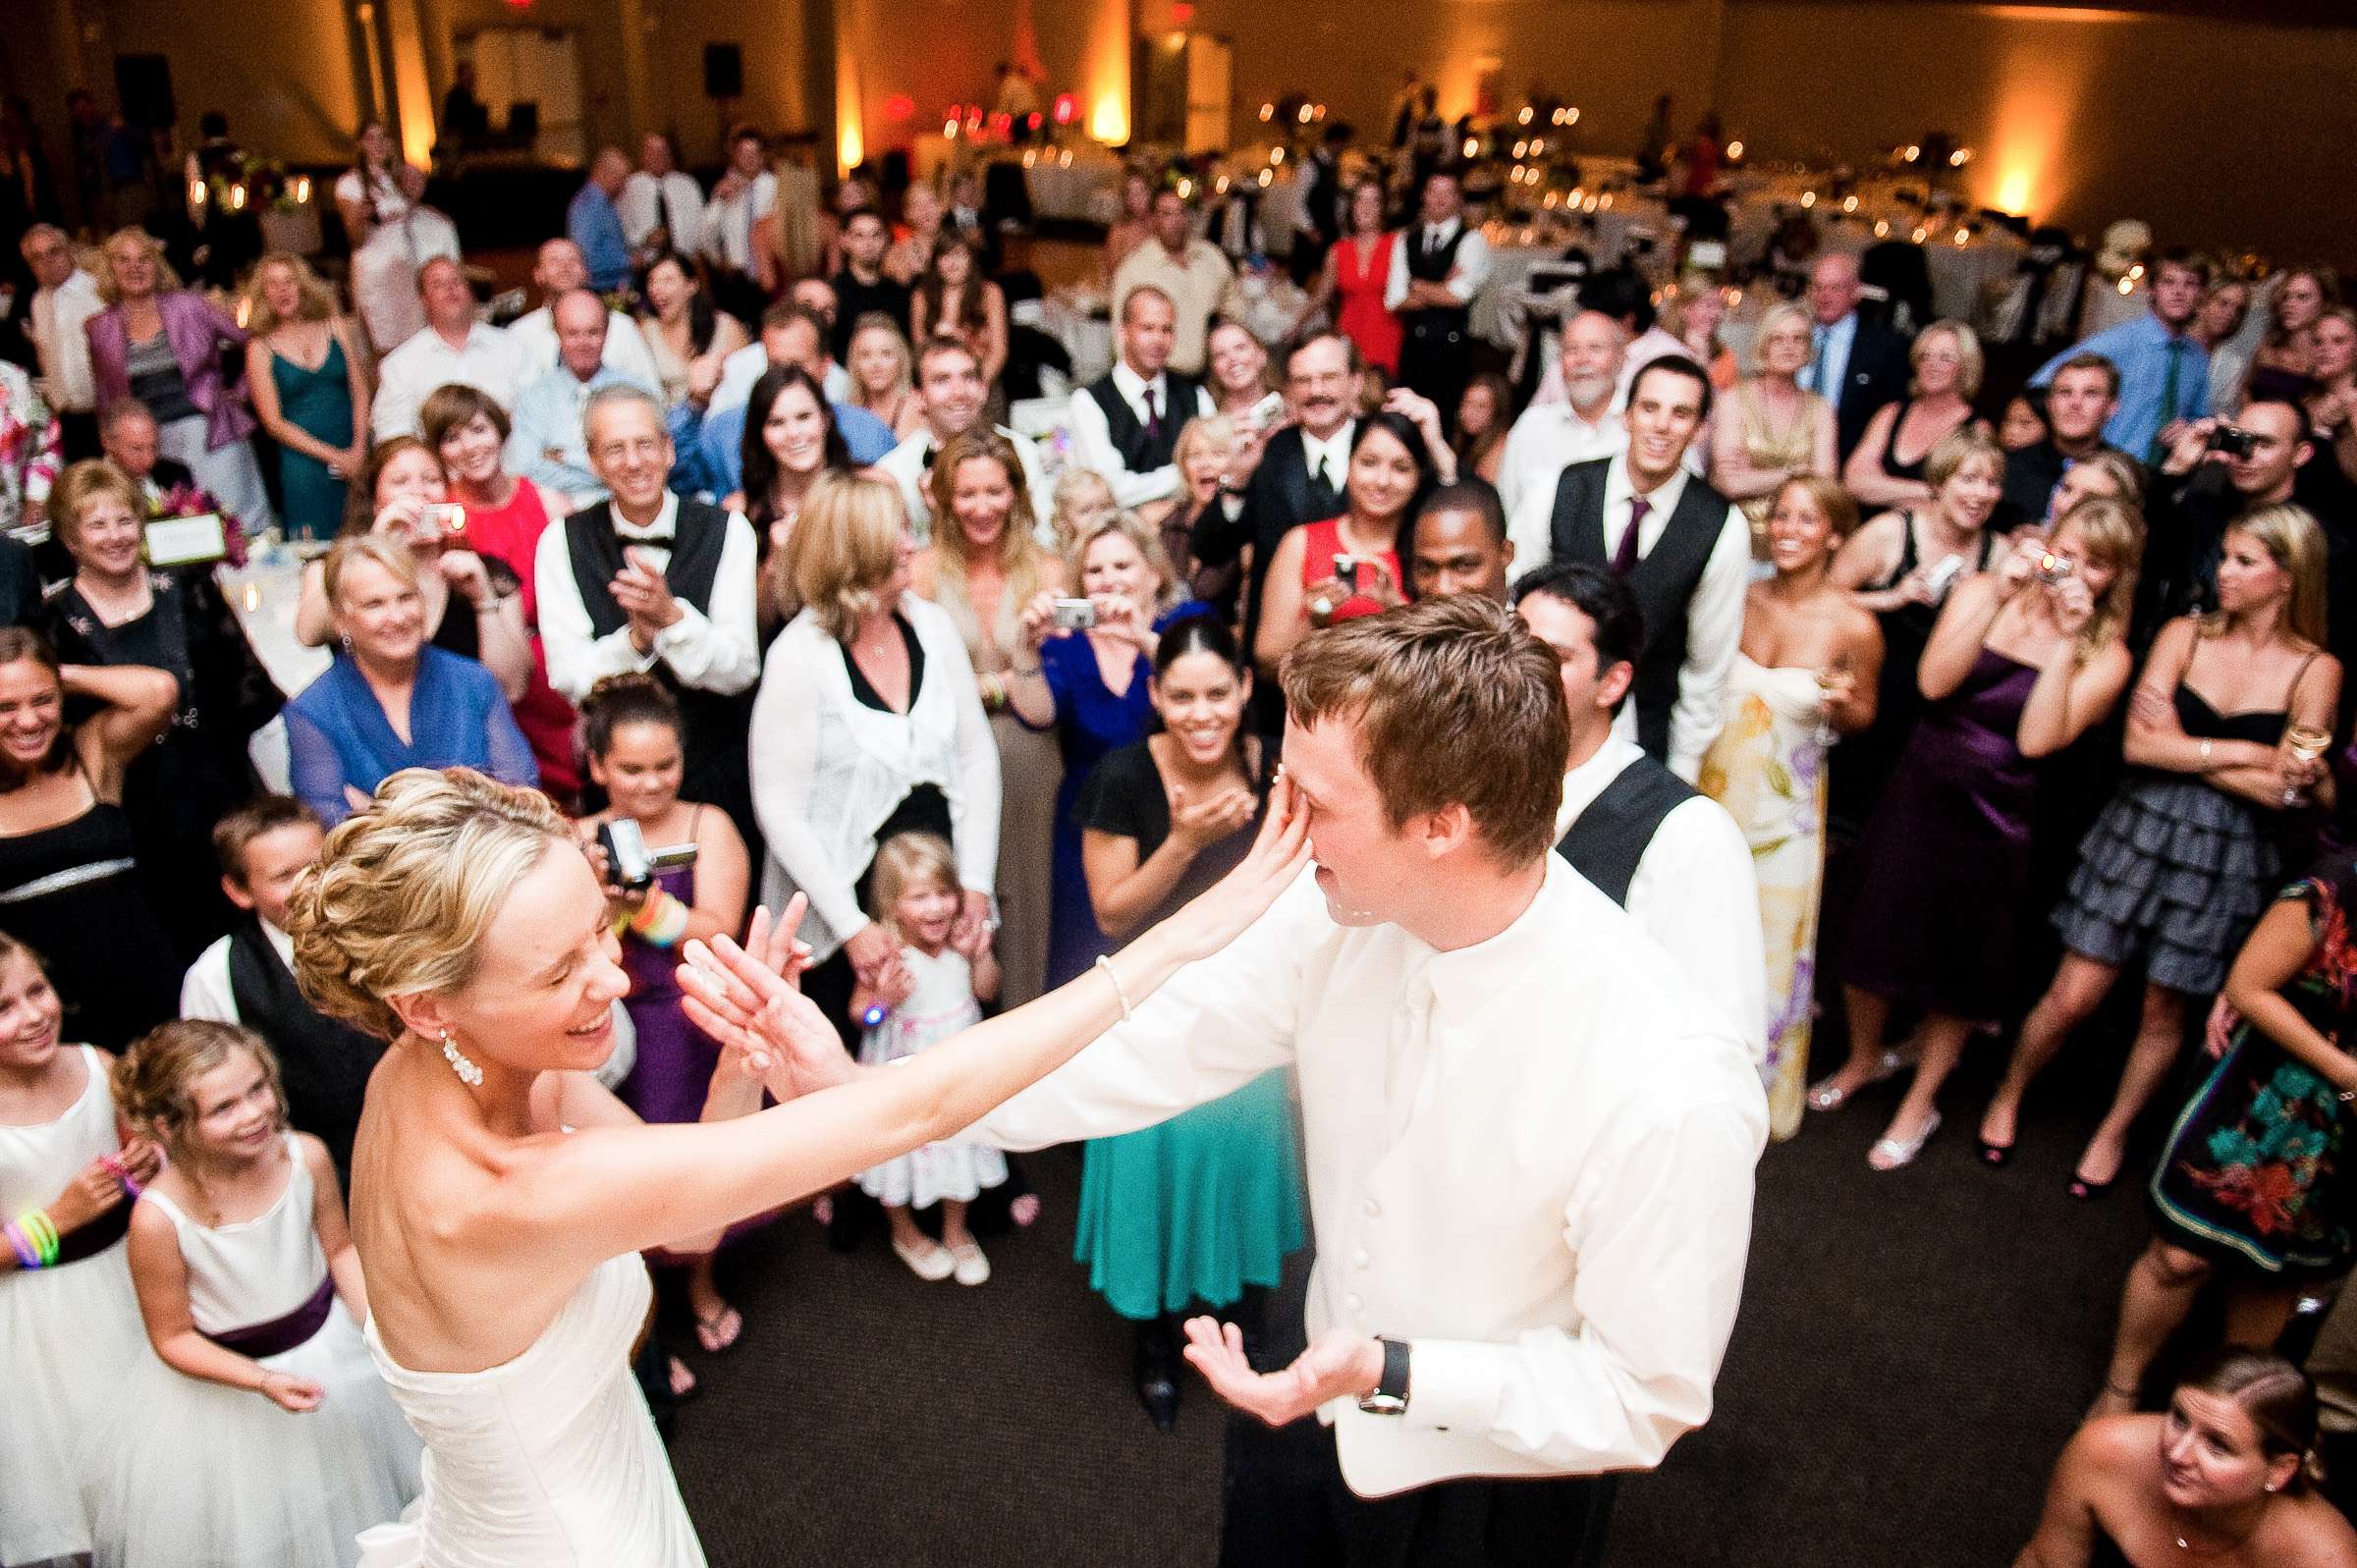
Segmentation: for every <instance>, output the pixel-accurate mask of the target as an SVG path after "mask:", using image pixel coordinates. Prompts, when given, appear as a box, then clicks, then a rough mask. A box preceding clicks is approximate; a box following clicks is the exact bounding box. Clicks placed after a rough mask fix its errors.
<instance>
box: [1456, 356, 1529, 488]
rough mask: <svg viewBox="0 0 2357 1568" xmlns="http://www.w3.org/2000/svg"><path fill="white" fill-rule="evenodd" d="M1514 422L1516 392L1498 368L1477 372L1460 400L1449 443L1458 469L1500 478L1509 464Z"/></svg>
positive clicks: (1491, 480) (1495, 479) (1493, 479)
mask: <svg viewBox="0 0 2357 1568" xmlns="http://www.w3.org/2000/svg"><path fill="white" fill-rule="evenodd" d="M1513 422H1514V395H1513V391H1512V389H1511V388H1509V387H1507V384H1506V377H1504V376H1502V375H1500V374H1499V373H1498V372H1497V371H1495V370H1483V371H1479V372H1477V373H1476V374H1475V375H1474V377H1473V379H1472V380H1470V381H1468V382H1466V383H1465V391H1464V396H1462V397H1460V398H1458V399H1457V400H1456V435H1455V437H1454V438H1453V439H1452V440H1451V442H1450V443H1449V445H1450V448H1451V450H1453V452H1455V454H1456V471H1457V472H1458V473H1459V474H1468V475H1472V476H1474V477H1476V478H1479V479H1482V480H1485V481H1487V482H1488V483H1490V484H1496V483H1497V482H1498V475H1499V473H1500V472H1501V471H1502V470H1503V469H1504V468H1505V467H1506V435H1507V430H1509V429H1510V428H1512V426H1513Z"/></svg>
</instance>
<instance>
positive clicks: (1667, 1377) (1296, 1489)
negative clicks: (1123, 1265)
mask: <svg viewBox="0 0 2357 1568" xmlns="http://www.w3.org/2000/svg"><path fill="white" fill-rule="evenodd" d="M1284 684H1285V695H1286V702H1287V707H1288V720H1287V725H1286V734H1285V759H1286V780H1287V782H1286V784H1283V785H1281V786H1280V787H1281V789H1283V790H1285V791H1287V792H1288V793H1289V794H1290V796H1291V799H1292V803H1293V805H1294V807H1295V809H1300V810H1306V811H1307V812H1308V813H1309V831H1310V837H1311V841H1312V844H1313V853H1314V855H1315V857H1316V869H1315V872H1314V874H1313V875H1310V876H1305V877H1304V878H1303V879H1302V880H1301V881H1300V882H1299V883H1297V884H1295V885H1294V887H1293V888H1292V889H1290V890H1289V891H1288V892H1286V893H1284V894H1283V895H1281V896H1280V897H1279V899H1278V901H1277V903H1276V904H1275V906H1274V907H1272V908H1271V909H1270V910H1269V912H1268V913H1267V914H1266V915H1264V916H1262V917H1261V919H1260V920H1259V921H1257V922H1256V923H1255V924H1254V925H1253V926H1252V927H1251V928H1250V929H1248V930H1246V931H1245V932H1244V933H1243V935H1241V936H1240V937H1238V938H1237V939H1236V940H1235V941H1234V942H1233V944H1231V945H1230V946H1228V947H1227V948H1226V949H1225V950H1224V951H1222V952H1220V953H1218V954H1216V955H1214V956H1213V957H1211V958H1208V959H1205V960H1203V961H1201V962H1199V963H1196V964H1192V965H1190V966H1188V967H1187V968H1186V969H1184V970H1182V971H1180V972H1179V974H1178V976H1176V977H1175V978H1174V979H1172V980H1171V981H1169V982H1168V983H1166V984H1165V985H1164V986H1163V987H1162V988H1161V989H1160V990H1159V991H1158V992H1156V993H1155V994H1154V995H1153V996H1152V997H1151V998H1148V999H1145V1000H1141V1001H1139V1002H1138V1004H1137V1005H1136V1008H1135V1010H1134V1013H1133V1014H1132V1015H1131V1016H1130V1017H1129V1018H1128V1019H1127V1020H1126V1021H1125V1022H1124V1023H1121V1024H1118V1025H1116V1026H1115V1027H1114V1028H1113V1029H1112V1030H1110V1031H1108V1032H1107V1033H1106V1034H1105V1035H1104V1036H1103V1037H1102V1038H1101V1039H1099V1040H1098V1041H1097V1043H1096V1044H1095V1045H1093V1046H1091V1047H1089V1048H1088V1049H1087V1050H1086V1051H1084V1052H1083V1053H1082V1054H1080V1055H1079V1056H1078V1057H1076V1058H1075V1059H1074V1060H1072V1061H1071V1062H1070V1063H1069V1064H1068V1065H1067V1066H1065V1067H1064V1068H1063V1069H1061V1070H1060V1071H1058V1072H1056V1073H1055V1074H1053V1075H1051V1076H1050V1077H1049V1078H1047V1079H1046V1080H1045V1081H1043V1082H1042V1083H1040V1084H1038V1085H1036V1086H1035V1087H1033V1088H1032V1089H1030V1090H1029V1091H1027V1092H1025V1093H1024V1094H1021V1095H1018V1096H1017V1097H1015V1099H1014V1100H1013V1101H1011V1102H1009V1103H1008V1104H1007V1105H1005V1106H1003V1107H1001V1108H1000V1109H999V1110H997V1111H996V1112H994V1113H993V1114H991V1115H990V1116H988V1117H985V1118H984V1119H983V1120H982V1121H981V1122H980V1123H978V1124H977V1125H976V1126H975V1127H974V1128H973V1129H971V1132H970V1134H969V1135H970V1136H974V1137H979V1138H983V1139H986V1140H988V1141H991V1142H994V1143H998V1144H1001V1145H1004V1146H1007V1147H1011V1148H1037V1147H1042V1146H1044V1145H1046V1144H1049V1143H1055V1142H1063V1141H1066V1140H1069V1139H1074V1138H1082V1137H1102V1136H1110V1135H1114V1134H1118V1133H1122V1132H1126V1131H1130V1130H1133V1129H1135V1128H1138V1127H1142V1126H1147V1125H1151V1124H1152V1123H1154V1122H1157V1121H1160V1120H1162V1119H1164V1118H1166V1117H1169V1116H1172V1115H1175V1114H1177V1113H1178V1112H1179V1111H1182V1110H1185V1109H1187V1108H1191V1107H1194V1106H1197V1105H1202V1104H1205V1103H1207V1102H1209V1101H1211V1100H1214V1099H1217V1098H1218V1097H1220V1096H1222V1095H1224V1094H1227V1093H1229V1092H1231V1091H1232V1090H1233V1089H1236V1088H1238V1087H1240V1086H1242V1085H1243V1084H1245V1083H1248V1082H1250V1081H1251V1080H1252V1079H1253V1078H1255V1077H1257V1076H1258V1075H1259V1074H1261V1073H1262V1072H1265V1071H1268V1070H1270V1069H1271V1068H1276V1067H1287V1066H1289V1067H1292V1068H1294V1069H1295V1070H1296V1071H1297V1074H1298V1082H1299V1086H1300V1095H1301V1113H1302V1126H1303V1131H1304V1134H1305V1142H1304V1150H1303V1153H1304V1166H1305V1170H1306V1174H1307V1176H1308V1182H1309V1192H1310V1205H1311V1210H1312V1214H1313V1216H1314V1220H1315V1224H1316V1229H1317V1234H1318V1249H1319V1256H1318V1261H1317V1264H1316V1266H1315V1268H1314V1269H1313V1271H1312V1273H1311V1277H1310V1284H1309V1296H1308V1314H1307V1316H1308V1329H1309V1341H1310V1342H1309V1348H1308V1349H1307V1350H1306V1351H1305V1352H1304V1353H1303V1355H1302V1356H1301V1358H1300V1359H1299V1360H1297V1361H1295V1362H1294V1363H1293V1364H1292V1365H1291V1366H1290V1367H1288V1368H1287V1369H1285V1370H1283V1371H1281V1372H1275V1373H1267V1374H1262V1373H1259V1372H1257V1371H1256V1370H1255V1369H1254V1368H1253V1367H1252V1366H1251V1365H1250V1363H1249V1361H1248V1360H1247V1358H1246V1356H1245V1353H1244V1350H1243V1347H1242V1343H1241V1338H1240V1335H1239V1334H1237V1332H1236V1330H1235V1329H1234V1328H1233V1327H1229V1328H1227V1329H1226V1330H1225V1332H1224V1333H1223V1331H1222V1329H1221V1328H1220V1326H1219V1325H1216V1324H1214V1323H1213V1322H1212V1321H1211V1320H1209V1319H1197V1320H1195V1321H1193V1322H1192V1323H1190V1324H1188V1325H1187V1334H1188V1338H1189V1341H1190V1343H1189V1345H1188V1347H1187V1352H1186V1354H1187V1358H1188V1360H1190V1361H1192V1362H1193V1363H1194V1364H1195V1366H1196V1367H1197V1369H1198V1370H1200V1371H1201V1372H1202V1373H1203V1374H1204V1376H1205V1377H1206V1378H1207V1379H1208V1380H1209V1381H1210V1383H1211V1385H1212V1387H1213V1389H1214V1390H1215V1391H1217V1392H1218V1393H1219V1394H1220V1395H1221V1396H1222V1397H1223V1398H1225V1399H1227V1400H1228V1401H1229V1402H1230V1403H1232V1404H1233V1405H1235V1406H1237V1407H1238V1408H1239V1409H1241V1410H1243V1411H1245V1412H1246V1413H1248V1414H1250V1415H1253V1416H1255V1417H1258V1418H1259V1419H1261V1420H1263V1421H1265V1422H1267V1423H1269V1424H1270V1425H1272V1426H1277V1425H1285V1424H1288V1423H1291V1422H1294V1421H1298V1420H1301V1419H1302V1418H1304V1417H1307V1416H1310V1415H1312V1414H1315V1415H1316V1416H1317V1417H1318V1418H1319V1420H1320V1421H1322V1422H1325V1423H1328V1424H1329V1425H1330V1426H1331V1429H1332V1434H1331V1438H1327V1437H1325V1436H1323V1435H1320V1436H1318V1437H1317V1438H1316V1439H1315V1441H1316V1446H1317V1449H1318V1454H1319V1458H1318V1460H1317V1461H1316V1462H1315V1464H1314V1466H1311V1467H1307V1469H1308V1473H1306V1474H1305V1473H1303V1472H1302V1471H1301V1470H1297V1469H1295V1468H1294V1467H1290V1466H1287V1467H1282V1469H1281V1473H1276V1474H1270V1473H1267V1470H1266V1469H1265V1468H1255V1467H1254V1466H1253V1464H1252V1463H1251V1455H1250V1454H1248V1453H1247V1452H1246V1451H1245V1450H1244V1449H1242V1448H1240V1447H1239V1448H1238V1449H1237V1450H1236V1451H1235V1455H1234V1457H1235V1459H1236V1461H1237V1463H1236V1465H1235V1468H1234V1474H1233V1485H1234V1487H1235V1494H1234V1495H1233V1497H1232V1498H1231V1502H1230V1506H1229V1508H1228V1510H1227V1512H1228V1519H1229V1526H1228V1540H1227V1542H1226V1546H1225V1550H1224V1552H1223V1558H1222V1560H1223V1562H1224V1563H1227V1564H1231V1565H1234V1568H1244V1565H1258V1564H1262V1563H1269V1564H1275V1563H1284V1564H1286V1565H1287V1568H1293V1565H1296V1564H1300V1563H1303V1562H1320V1563H1346V1564H1353V1565H1355V1564H1359V1563H1373V1562H1377V1561H1381V1562H1385V1563H1402V1562H1413V1563H1424V1562H1435V1563H1437V1562H1441V1561H1444V1560H1445V1561H1448V1562H1460V1561H1462V1562H1471V1561H1480V1562H1483V1563H1487V1564H1497V1565H1507V1568H1513V1565H1520V1564H1533V1565H1535V1564H1540V1563H1545V1564H1549V1565H1563V1564H1593V1563H1595V1562H1598V1561H1600V1560H1601V1552H1602V1546H1603V1536H1604V1528H1603V1525H1604V1520H1603V1513H1604V1511H1605V1509H1606V1508H1607V1507H1608V1506H1609V1487H1610V1482H1609V1481H1606V1480H1604V1479H1602V1478H1604V1477H1607V1476H1608V1475H1609V1474H1610V1473H1611V1472H1614V1471H1620V1470H1632V1469H1648V1468H1651V1467H1652V1466H1654V1465H1657V1464H1659V1463H1660V1462H1661V1459H1662V1457H1663V1455H1664V1454H1665V1453H1666V1452H1667V1451H1668V1449H1669V1447H1670V1445H1671V1444H1672V1442H1674V1441H1675V1440H1676V1439H1677V1437H1678V1436H1679V1435H1680V1434H1682V1433H1685V1432H1688V1431H1690V1430H1692V1429H1693V1428H1695V1427H1697V1426H1699V1425H1700V1424H1701V1423H1702V1422H1703V1421H1704V1420H1705V1419H1707V1418H1708V1416H1709V1414H1710V1409H1711V1389H1712V1384H1713V1381H1714V1380H1715V1379H1716V1378H1717V1375H1718V1370H1719V1365H1720V1360H1721V1358H1722V1356H1723V1355H1724V1353H1725V1350H1726V1346H1727V1335H1728V1333H1729V1331H1730V1330H1731V1329H1732V1327H1733V1325H1734V1318H1735V1311H1736V1306H1737V1303H1738V1301H1739V1299H1740V1296H1741V1292H1742V1280H1743V1269H1744V1260H1745V1254H1746V1250H1747V1247H1748V1245H1749V1238H1750V1221H1751V1204H1752V1167H1753V1164H1754V1162H1756V1161H1757V1159H1758V1157H1759V1153H1760V1150H1761V1148H1762V1146H1763V1144H1764V1143H1765V1141H1766V1136H1767V1104H1766V1099H1765V1096H1764V1095H1763V1094H1762V1092H1761V1089H1760V1084H1759V1078H1758V1075H1757V1074H1756V1073H1755V1072H1754V1071H1753V1069H1752V1064H1751V1059H1750V1056H1749V1054H1748V1053H1747V1052H1746V1051H1745V1050H1744V1049H1743V1046H1742V1043H1741V1042H1740V1041H1739V1040H1738V1039H1737V1038H1736V1036H1735V1033H1734V1031H1733V1030H1732V1029H1731V1028H1729V1027H1728V1026H1727V1024H1726V1023H1725V1021H1724V1020H1722V1019H1721V1018H1720V1017H1719V1016H1718V1014H1717V1012H1716V1010H1715V1009H1713V1008H1712V1007H1710V1006H1709V1005H1707V1004H1706V1003H1704V1002H1703V1001H1702V1000H1700V999H1699V998H1698V997H1697V996H1696V995H1695V994H1694V987H1693V985H1692V984H1691V982H1690V981H1689V980H1688V979H1687V978H1686V977H1685V976H1683V975H1681V974H1680V973H1678V972H1677V970H1676V968H1675V966H1674V965H1673V964H1672V961H1671V959H1670V958H1669V956H1668V955H1667V954H1665V953H1664V952H1663V951H1662V950H1661V948H1660V947H1659V946H1657V945H1656V944H1655V943H1653V942H1652V940H1651V939H1649V938H1647V937H1646V936H1645V935H1644V934H1643V932H1642V931H1640V930H1639V929H1638V928H1637V927H1636V925H1635V923H1634V922H1633V921H1631V920H1630V919H1629V917H1628V916H1627V915H1626V914H1625V913H1624V912H1622V911H1621V910H1619V909H1617V908H1616V907H1615V906H1614V905H1613V904H1612V902H1611V901H1610V900H1609V899H1607V898H1605V897H1604V895H1603V894H1601V893H1599V892H1596V890H1595V889H1594V888H1592V887H1590V886H1589V885H1588V884H1587V883H1586V882H1584V881H1582V880H1581V879H1580V878H1579V877H1578V876H1577V875H1575V874H1574V873H1573V872H1572V871H1571V869H1570V867H1569V866H1568V865H1565V864H1563V863H1562V861H1561V859H1560V858H1559V857H1557V856H1554V855H1552V854H1550V853H1549V852H1548V846H1549V845H1550V844H1551V842H1552V841H1553V831H1554V820H1555V807H1556V802H1557V796H1558V793H1559V789H1560V781H1561V778H1562V758H1563V757H1564V755H1565V754H1566V750H1567V741H1568V732H1567V728H1566V724H1565V719H1564V710H1563V703H1562V686H1561V684H1560V681H1559V678H1558V675H1557V666H1556V658H1555V655H1554V654H1553V652H1551V651H1550V650H1549V649H1548V648H1546V646H1545V645H1544V644H1542V643H1540V642H1539V641H1538V640H1537V639H1536V638H1534V637H1532V636H1530V634H1529V633H1528V632H1527V630H1525V629H1524V628H1522V627H1521V626H1520V625H1519V624H1517V623H1516V622H1513V620H1512V618H1511V617H1510V616H1509V615H1508V613H1507V611H1505V610H1504V609H1503V608H1502V607H1500V606H1498V605H1495V604H1492V603H1490V602H1489V601H1488V600H1486V599H1483V598H1481V597H1479V596H1477V595H1473V594H1453V595H1449V596H1447V597H1444V598H1440V599H1435V600H1430V601H1426V602H1424V603H1420V604H1416V605H1411V606H1408V607H1406V608H1404V609H1401V610H1398V611H1395V612H1393V613H1391V614H1389V615H1384V616H1372V617H1368V618H1365V619H1363V620H1360V621H1356V622H1349V623H1347V624H1345V625H1343V626H1338V627H1335V628H1333V629H1331V630H1328V631H1326V632H1323V633H1321V634H1320V635H1318V636H1317V637H1313V638H1311V639H1309V640H1308V641H1307V642H1305V643H1303V644H1302V645H1301V647H1300V648H1298V649H1296V650H1295V651H1294V653H1293V654H1292V656H1291V657H1290V658H1289V659H1288V662H1287V665H1286V669H1285V676H1284ZM1282 803H1283V802H1282V801H1281V804H1282ZM1112 962H1113V964H1114V966H1115V973H1116V978H1117V979H1118V978H1119V973H1120V959H1119V958H1118V956H1117V957H1116V958H1115V959H1114V960H1112ZM1304 1520H1307V1521H1310V1525H1309V1533H1310V1534H1311V1535H1312V1536H1316V1537H1322V1538H1323V1539H1322V1540H1321V1541H1319V1545H1320V1546H1321V1547H1322V1549H1320V1550H1317V1551H1314V1552H1312V1553H1310V1554H1309V1555H1303V1554H1302V1553H1301V1550H1300V1547H1301V1544H1302V1543H1301V1541H1299V1539H1298V1535H1297V1533H1298V1532H1299V1531H1300V1530H1301V1528H1302V1521H1304ZM1272 1528H1274V1529H1277V1530H1280V1531H1282V1532H1284V1533H1285V1534H1287V1535H1288V1541H1287V1542H1286V1543H1285V1544H1284V1545H1277V1544H1273V1543H1271V1542H1269V1541H1263V1540H1259V1539H1256V1538H1257V1537H1258V1535H1259V1533H1261V1532H1264V1531H1269V1530H1271V1529H1272ZM1402 1541H1415V1542H1416V1546H1415V1549H1413V1550H1412V1551H1409V1552H1407V1553H1404V1554H1403V1553H1402V1551H1401V1549H1400V1543H1401V1542H1402ZM1451 1553H1455V1554H1456V1555H1451Z"/></svg>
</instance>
